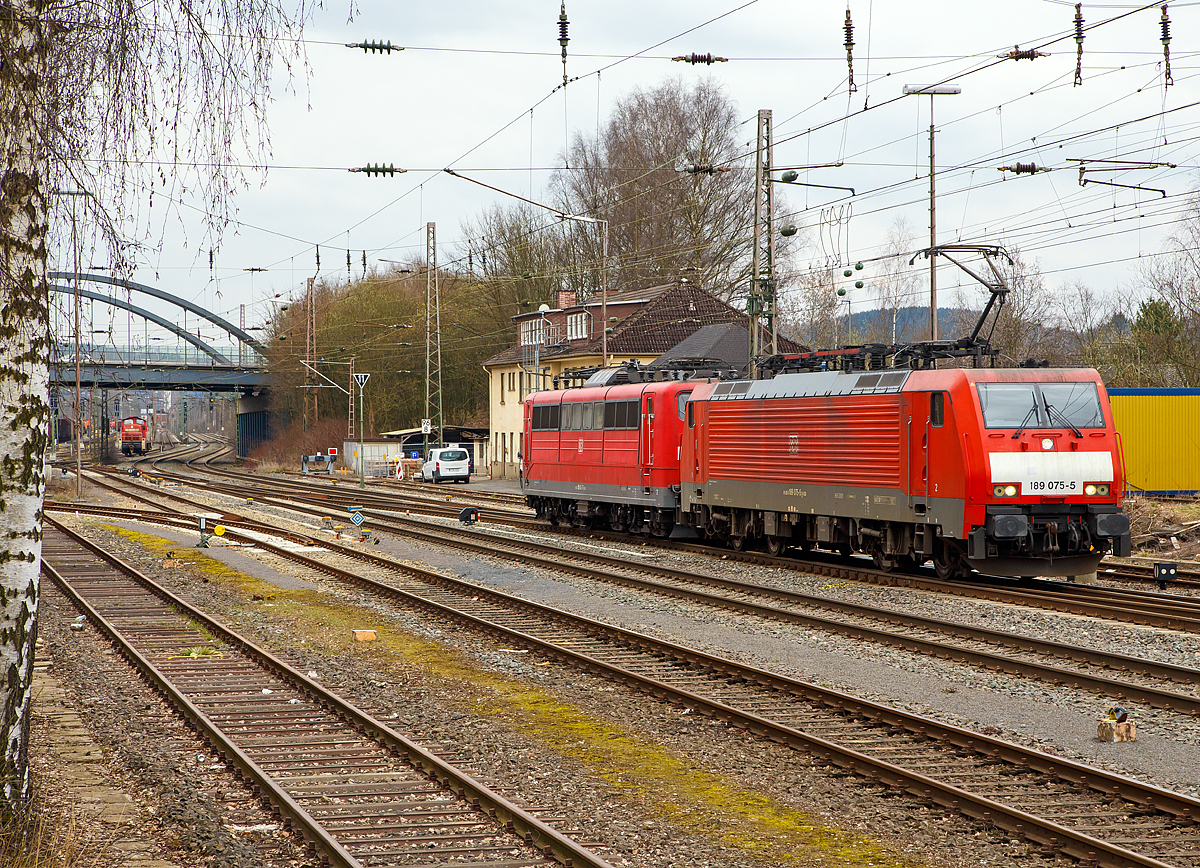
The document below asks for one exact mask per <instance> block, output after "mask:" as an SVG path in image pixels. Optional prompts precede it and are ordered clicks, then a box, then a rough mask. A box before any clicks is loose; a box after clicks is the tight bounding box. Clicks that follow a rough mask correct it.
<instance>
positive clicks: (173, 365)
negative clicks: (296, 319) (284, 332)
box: [50, 271, 268, 394]
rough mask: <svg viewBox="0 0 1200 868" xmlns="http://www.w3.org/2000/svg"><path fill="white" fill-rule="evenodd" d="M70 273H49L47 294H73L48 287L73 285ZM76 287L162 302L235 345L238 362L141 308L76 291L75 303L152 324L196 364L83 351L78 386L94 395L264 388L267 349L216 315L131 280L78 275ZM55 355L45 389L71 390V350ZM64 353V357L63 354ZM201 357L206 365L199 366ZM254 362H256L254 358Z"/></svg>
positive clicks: (60, 349) (98, 350) (104, 349)
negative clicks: (185, 348)
mask: <svg viewBox="0 0 1200 868" xmlns="http://www.w3.org/2000/svg"><path fill="white" fill-rule="evenodd" d="M75 278H76V274H75V273H74V272H68V271H54V272H51V273H50V280H51V281H52V282H51V284H50V291H51V292H53V293H59V294H73V293H75V292H76V288H75V287H73V286H68V285H65V284H62V283H57V282H54V281H73V280H75ZM78 279H79V282H80V283H81V284H82V283H84V282H87V283H93V284H104V285H108V286H114V287H118V288H120V289H124V290H128V291H130V292H131V293H132V292H138V293H142V294H144V295H149V296H151V297H153V298H157V299H159V300H161V301H165V302H168V303H169V304H172V305H174V306H176V307H178V308H180V309H181V310H184V311H188V312H190V313H192V314H195V315H196V316H197V317H199V318H200V319H203V320H205V321H207V322H208V323H210V324H211V325H214V326H216V327H217V328H218V329H220V330H221V331H223V332H225V333H226V334H227V335H229V337H230V338H231V340H234V341H237V342H238V344H239V350H240V351H241V352H239V357H238V358H237V359H232V358H230V357H229V356H227V355H226V354H225V353H222V352H221V351H220V350H218V349H217V348H216V347H213V346H211V345H210V344H208V343H207V342H206V341H204V340H203V339H201V338H200V337H199V336H198V335H196V334H193V333H191V332H189V331H187V330H186V329H184V328H181V327H180V326H179V325H178V324H177V323H175V322H172V321H171V320H170V318H169V317H164V316H161V315H159V314H156V313H154V312H153V311H150V310H147V309H145V308H143V307H141V306H138V305H135V304H133V303H132V302H130V301H126V300H125V299H123V298H118V297H116V296H112V295H105V294H104V293H100V292H94V291H92V290H89V289H84V288H83V287H82V286H80V287H79V288H78V293H79V297H80V298H86V299H88V300H90V301H97V302H100V303H102V304H107V305H109V306H111V307H115V308H118V309H120V310H125V311H128V312H129V313H132V314H134V315H135V316H138V317H140V318H141V319H142V320H143V321H145V322H147V323H154V324H155V325H156V326H159V327H161V328H163V329H166V330H167V331H169V332H171V333H172V334H174V335H176V336H177V337H178V338H179V339H180V340H182V341H184V342H185V343H187V344H189V345H190V346H192V347H194V348H195V349H196V350H197V351H198V352H197V357H198V358H200V359H201V361H192V360H190V359H189V358H188V357H187V356H186V355H185V356H184V357H183V358H182V359H180V358H171V357H169V356H164V354H162V353H156V354H155V356H156V358H154V359H151V355H150V352H149V349H148V347H144V348H142V351H141V352H135V350H134V348H133V347H126V348H124V349H123V350H122V349H119V348H109V347H91V346H90V347H89V348H88V350H89V352H88V356H89V358H88V359H87V360H84V359H81V360H80V380H81V382H82V383H83V384H86V385H87V386H88V387H89V388H90V387H92V386H95V387H96V388H100V389H157V390H174V391H206V392H247V393H251V392H252V393H255V394H257V393H259V392H261V391H263V390H265V389H266V388H267V386H268V371H267V368H266V365H265V364H264V363H263V362H262V359H263V358H264V357H265V356H266V352H267V348H266V347H265V346H264V345H263V344H262V343H261V342H260V341H258V340H257V339H256V338H254V337H253V336H252V335H250V334H249V333H248V332H246V331H245V330H244V329H242V328H240V327H238V326H236V325H234V324H233V323H231V322H229V321H228V320H226V319H224V318H223V317H221V316H219V315H218V314H215V313H213V312H212V311H209V310H206V309H205V308H203V307H201V306H200V305H198V304H195V303H194V302H191V301H188V300H187V299H185V298H180V297H179V296H176V295H173V294H171V293H169V292H166V291H165V290H162V289H159V288H157V287H153V286H147V285H146V284H143V283H137V282H135V281H132V280H121V279H119V278H115V277H110V276H109V275H107V274H93V273H85V272H81V273H80V274H79V275H78ZM246 348H249V350H250V351H251V352H250V353H249V354H248V355H249V356H250V361H249V363H247V362H246V361H245V360H244V359H243V358H242V355H243V353H244V351H245V350H246ZM56 349H57V352H56V355H57V357H58V359H59V363H58V364H55V365H52V366H51V371H50V385H51V388H53V387H55V386H66V385H74V383H75V358H74V350H73V348H71V347H65V346H63V345H60V346H59V347H58V348H56ZM64 350H65V352H64ZM204 357H206V358H207V363H204V361H203V359H204ZM256 357H257V358H256Z"/></svg>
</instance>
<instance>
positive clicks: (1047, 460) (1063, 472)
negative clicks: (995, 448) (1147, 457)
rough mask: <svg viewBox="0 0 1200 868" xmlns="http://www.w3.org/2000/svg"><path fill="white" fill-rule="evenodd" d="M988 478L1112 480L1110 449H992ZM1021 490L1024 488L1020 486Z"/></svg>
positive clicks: (1027, 481)
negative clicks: (1032, 450)
mask: <svg viewBox="0 0 1200 868" xmlns="http://www.w3.org/2000/svg"><path fill="white" fill-rule="evenodd" d="M990 458H991V462H992V482H993V483H998V482H999V483H1010V482H1018V483H1021V484H1022V485H1023V486H1027V485H1029V484H1030V483H1032V482H1041V481H1045V480H1054V481H1056V482H1077V483H1079V485H1080V488H1082V486H1083V484H1084V483H1085V482H1112V481H1113V457H1112V453H1111V452H992V453H991V454H990ZM1022 490H1025V489H1024V488H1023V489H1022Z"/></svg>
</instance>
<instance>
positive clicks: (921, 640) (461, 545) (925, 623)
mask: <svg viewBox="0 0 1200 868" xmlns="http://www.w3.org/2000/svg"><path fill="white" fill-rule="evenodd" d="M173 497H174V496H173ZM175 499H176V500H183V498H178V497H175ZM261 502H276V503H278V504H279V505H281V506H285V507H286V508H291V509H295V508H296V507H295V505H294V504H292V503H290V502H289V501H285V500H281V501H274V500H273V499H270V498H267V499H263V500H262V501H261ZM101 513H102V514H103V511H101ZM109 514H112V513H109ZM310 514H313V513H311V512H310ZM126 515H127V516H128V517H132V518H145V516H139V515H137V514H136V513H128V514H126ZM238 518H239V517H237V516H232V515H227V516H226V517H225V519H224V520H225V521H226V523H227V524H230V525H231V526H240V527H243V528H246V529H250V530H255V531H257V532H260V533H265V534H271V533H278V531H277V530H276V529H275V528H274V527H272V526H270V525H264V524H261V523H257V522H248V521H246V520H244V519H243V520H241V521H235V520H236V519H238ZM372 526H373V528H376V529H382V530H390V531H393V532H395V533H397V534H402V535H403V536H404V537H405V538H406V539H409V540H413V539H420V540H423V541H425V542H428V543H431V544H436V545H450V546H453V547H455V548H458V549H460V550H466V551H471V552H473V553H476V554H480V555H485V556H490V557H495V556H500V557H505V558H507V559H510V560H514V561H517V562H521V563H524V564H527V565H532V566H537V567H542V568H546V569H551V570H567V571H570V572H573V573H575V574H577V575H581V576H583V577H584V578H587V579H591V580H595V581H600V582H604V583H607V584H621V585H625V586H630V587H635V588H637V589H639V590H642V591H649V592H652V593H657V594H663V595H667V596H672V597H676V598H682V599H688V600H691V601H694V602H699V603H702V604H705V605H710V606H715V607H720V608H725V609H733V610H738V611H742V612H744V613H747V614H751V615H754V616H757V617H761V618H765V619H769V620H774V621H782V622H785V623H792V624H801V625H804V626H807V627H815V628H818V629H822V630H825V631H827V632H831V633H837V634H841V635H843V636H849V637H852V638H856V639H861V640H866V641H872V642H876V643H883V644H887V645H890V646H892V647H898V648H903V649H905V650H907V651H911V652H915V653H919V654H926V655H932V656H936V657H939V658H943V659H950V660H956V661H959V662H962V663H966V664H969V665H972V666H982V667H984V668H987V669H990V670H993V671H1000V672H1005V673H1008V674H1012V675H1018V676H1021V677H1029V678H1034V679H1038V680H1042V681H1045V682H1048V683H1053V684H1061V685H1066V686H1070V687H1073V688H1076V689H1084V690H1090V691H1092V692H1095V693H1097V694H1099V695H1101V696H1103V697H1105V698H1107V699H1111V698H1113V697H1116V698H1118V699H1120V700H1123V701H1126V702H1137V703H1141V704H1144V705H1149V706H1153V707H1158V708H1165V709H1172V710H1176V711H1179V712H1182V713H1185V714H1191V715H1200V695H1197V693H1196V686H1197V684H1198V683H1200V670H1197V669H1195V668H1191V667H1184V666H1176V665H1171V664H1166V663H1157V662H1155V661H1152V660H1147V659H1143V658H1136V657H1130V656H1127V655H1120V654H1117V653H1114V652H1112V651H1106V650H1102V649H1096V648H1088V647H1081V646H1077V645H1068V644H1065V643H1060V642H1053V641H1045V640H1039V639H1035V638H1030V637H1023V636H1019V635H1014V634H1013V633H1011V632H1010V631H998V630H989V629H985V628H980V627H975V626H972V625H969V624H964V623H959V622H947V621H941V620H937V619H934V618H929V617H923V616H918V615H913V614H909V613H905V612H903V611H897V610H894V609H889V610H883V609H878V608H874V607H870V606H864V605H856V604H853V603H848V602H839V601H837V600H832V599H829V598H827V597H819V596H814V595H809V594H802V593H798V592H795V591H793V590H789V589H785V588H777V587H769V586H765V585H763V584H761V583H747V582H744V581H738V580H735V579H730V578H722V577H717V576H709V575H703V574H698V573H695V572H693V571H686V570H678V569H671V568H666V567H661V566H656V565H652V564H647V563H645V562H644V561H637V560H634V559H631V558H621V557H614V556H608V555H602V554H598V553H595V552H592V553H581V552H578V551H569V550H565V549H563V548H562V547H560V546H557V545H549V544H546V543H539V542H537V541H534V540H529V539H522V540H515V541H514V540H512V539H509V538H505V537H500V536H496V535H490V534H489V535H486V536H484V535H482V534H481V533H480V532H479V531H478V530H475V529H472V530H470V531H464V530H459V529H457V528H447V527H445V526H441V525H438V526H433V527H431V526H429V525H428V524H427V523H423V522H418V521H413V520H411V519H401V518H381V517H380V516H379V515H377V514H373V517H372ZM304 541H305V542H306V543H308V544H315V545H320V544H321V542H320V541H319V540H315V539H311V538H307V537H306V538H304ZM342 548H343V549H344V547H342ZM1079 611H1081V612H1083V613H1086V614H1091V615H1097V616H1101V617H1104V616H1108V617H1113V616H1114V615H1115V616H1116V617H1118V618H1124V619H1126V620H1133V618H1131V617H1130V614H1129V609H1128V607H1115V608H1114V607H1109V608H1099V607H1096V606H1095V605H1089V606H1088V607H1086V608H1083V609H1080V610H1079ZM1137 612H1138V617H1139V618H1140V619H1142V620H1146V619H1149V620H1150V621H1151V622H1152V623H1154V624H1156V625H1158V626H1167V627H1175V628H1184V629H1187V628H1192V629H1196V630H1198V631H1200V607H1197V608H1195V609H1193V610H1192V612H1191V613H1190V617H1183V616H1182V615H1181V613H1179V612H1178V611H1174V610H1172V611H1170V612H1168V613H1165V614H1164V613H1158V614H1159V615H1161V617H1157V616H1156V617H1151V614H1154V613H1147V612H1146V611H1145V610H1142V609H1139V610H1137ZM1064 662H1065V663H1066V664H1068V665H1069V666H1070V667H1071V668H1064V666H1063V664H1064ZM1114 673H1120V675H1119V676H1118V675H1115V674H1114Z"/></svg>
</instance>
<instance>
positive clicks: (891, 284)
mask: <svg viewBox="0 0 1200 868" xmlns="http://www.w3.org/2000/svg"><path fill="white" fill-rule="evenodd" d="M916 244H917V242H916V233H915V231H914V230H913V228H912V224H911V223H909V222H908V218H906V217H903V216H900V217H897V218H896V220H895V221H894V222H893V223H892V225H891V226H890V227H888V232H887V240H886V242H885V244H884V250H883V255H884V258H883V259H881V260H879V261H878V262H875V263H873V264H872V265H871V276H870V278H869V281H868V285H869V286H870V288H871V291H872V292H873V293H874V294H875V297H876V298H878V299H879V306H880V309H881V311H880V312H881V313H882V314H883V316H881V317H880V324H881V326H883V328H881V329H879V330H878V331H879V332H880V333H879V334H876V335H873V336H872V337H873V339H874V340H876V341H878V342H880V343H885V344H894V343H896V342H897V341H903V340H906V339H909V338H910V337H912V336H910V335H906V334H905V332H906V331H908V329H906V328H905V327H904V326H898V324H897V317H898V314H899V311H900V308H902V307H907V306H908V305H910V304H912V303H913V298H914V296H915V295H916V294H917V291H918V288H919V287H920V286H921V273H920V270H919V269H918V268H917V267H916V266H915V265H909V260H910V259H911V258H912V255H913V249H914V248H915V247H916Z"/></svg>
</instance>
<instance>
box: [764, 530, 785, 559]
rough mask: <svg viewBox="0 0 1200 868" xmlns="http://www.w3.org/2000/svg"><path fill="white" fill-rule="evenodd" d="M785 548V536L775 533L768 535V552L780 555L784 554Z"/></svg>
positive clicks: (776, 555)
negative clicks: (775, 534)
mask: <svg viewBox="0 0 1200 868" xmlns="http://www.w3.org/2000/svg"><path fill="white" fill-rule="evenodd" d="M784 548H786V546H784V544H783V537H781V536H774V535H772V536H768V537H767V554H769V555H773V556H775V557H778V556H779V555H781V554H783V550H784Z"/></svg>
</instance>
